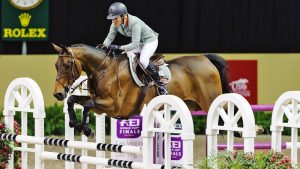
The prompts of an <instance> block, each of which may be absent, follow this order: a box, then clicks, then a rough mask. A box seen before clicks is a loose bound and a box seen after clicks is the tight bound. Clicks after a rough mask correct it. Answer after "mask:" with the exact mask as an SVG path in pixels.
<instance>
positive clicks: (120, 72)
mask: <svg viewBox="0 0 300 169" xmlns="http://www.w3.org/2000/svg"><path fill="white" fill-rule="evenodd" d="M53 47H54V49H55V50H56V51H57V53H58V59H57V61H56V63H55V67H56V70H57V76H56V82H55V87H54V92H53V95H54V96H55V97H56V98H57V99H58V100H64V99H65V98H66V96H67V93H68V91H69V90H70V86H71V85H72V84H73V83H74V81H75V80H76V79H78V78H79V77H80V75H81V73H82V72H83V71H84V72H85V73H86V75H87V77H88V90H89V93H90V96H71V97H69V99H68V101H67V103H68V111H69V117H70V122H69V125H70V127H75V129H76V130H78V131H79V132H82V131H83V133H84V134H85V135H86V136H91V137H93V131H92V130H91V129H89V128H88V118H89V117H88V116H89V114H88V112H89V110H90V109H91V110H92V111H94V112H95V113H97V114H99V115H100V114H102V113H106V114H107V115H108V116H110V117H113V118H125V119H126V118H129V117H130V116H132V112H133V110H134V108H135V104H136V101H137V99H138V97H139V92H140V88H139V87H138V86H137V85H136V84H135V83H134V81H133V79H132V77H131V74H130V71H129V66H128V65H129V61H128V58H127V56H126V55H125V54H121V55H116V56H115V57H112V56H109V55H108V54H107V52H105V51H102V50H100V49H97V48H95V47H91V46H88V45H84V44H77V45H71V46H69V47H64V46H61V45H60V46H58V45H55V44H53ZM166 62H167V64H168V66H169V69H170V71H171V74H172V79H171V80H170V82H169V83H168V84H167V88H168V90H169V94H172V95H176V96H178V97H180V98H181V99H182V100H184V101H185V103H186V104H187V105H188V107H189V109H190V110H191V111H192V110H203V111H205V112H208V109H209V107H210V105H211V103H212V101H213V100H214V99H215V98H216V97H217V96H219V95H221V94H222V93H228V92H230V88H229V85H228V78H227V63H226V61H225V60H224V59H223V58H221V57H220V56H218V55H216V54H202V55H197V56H184V57H179V58H176V59H172V60H168V61H166ZM156 95H157V92H156V89H155V87H154V86H152V87H150V88H148V89H147V92H146V96H145V97H144V99H143V100H142V104H141V105H144V104H146V103H148V102H149V101H150V100H151V99H152V98H154V97H155V96H156ZM74 103H78V104H80V105H82V106H83V107H84V111H83V116H82V121H81V123H79V122H77V121H76V115H75V112H74V109H73V107H74ZM141 107H142V106H140V107H139V111H141Z"/></svg>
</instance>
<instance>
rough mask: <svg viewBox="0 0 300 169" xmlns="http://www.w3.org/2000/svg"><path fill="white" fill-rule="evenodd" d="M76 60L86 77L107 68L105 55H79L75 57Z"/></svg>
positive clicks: (107, 58)
mask: <svg viewBox="0 0 300 169" xmlns="http://www.w3.org/2000/svg"><path fill="white" fill-rule="evenodd" d="M77 59H78V60H79V61H80V62H81V65H82V70H83V71H84V72H86V74H87V75H90V74H93V73H94V72H95V71H97V70H103V69H106V67H107V65H108V64H107V63H105V62H107V61H108V60H109V57H108V56H105V53H96V54H95V53H81V54H79V55H77Z"/></svg>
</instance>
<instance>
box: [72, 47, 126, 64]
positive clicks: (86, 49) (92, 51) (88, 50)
mask: <svg viewBox="0 0 300 169" xmlns="http://www.w3.org/2000/svg"><path fill="white" fill-rule="evenodd" d="M70 47H74V48H82V49H83V51H84V52H85V53H87V54H92V55H93V56H96V57H99V56H100V55H106V54H107V51H104V50H102V49H98V48H96V47H94V46H89V45H86V44H73V45H71V46H70ZM108 57H113V55H112V54H110V55H108ZM115 57H116V58H118V59H124V60H125V59H126V60H128V59H127V57H126V54H116V56H115Z"/></svg>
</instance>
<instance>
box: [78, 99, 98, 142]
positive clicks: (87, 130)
mask: <svg viewBox="0 0 300 169" xmlns="http://www.w3.org/2000/svg"><path fill="white" fill-rule="evenodd" d="M93 107H95V103H94V102H93V101H92V99H90V100H88V101H87V102H86V103H85V104H84V105H83V112H82V122H81V125H82V130H83V133H84V135H85V136H87V137H90V138H93V137H94V131H93V130H92V129H90V128H89V119H90V113H89V110H90V109H91V108H93Z"/></svg>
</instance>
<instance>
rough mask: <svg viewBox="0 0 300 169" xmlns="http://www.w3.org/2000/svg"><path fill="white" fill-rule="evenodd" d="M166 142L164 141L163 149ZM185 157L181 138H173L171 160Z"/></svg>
mask: <svg viewBox="0 0 300 169" xmlns="http://www.w3.org/2000/svg"><path fill="white" fill-rule="evenodd" d="M164 146H165V141H163V147H164ZM182 155H183V142H182V140H181V137H174V136H171V160H180V159H181V158H182ZM163 158H165V149H164V148H163Z"/></svg>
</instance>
